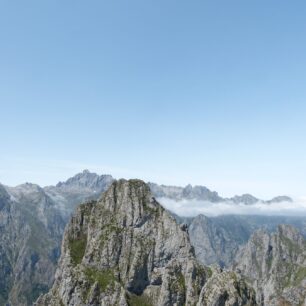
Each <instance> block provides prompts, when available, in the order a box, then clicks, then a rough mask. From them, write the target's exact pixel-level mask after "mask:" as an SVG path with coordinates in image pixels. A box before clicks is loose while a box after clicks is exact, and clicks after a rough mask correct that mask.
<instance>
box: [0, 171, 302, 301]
mask: <svg viewBox="0 0 306 306" xmlns="http://www.w3.org/2000/svg"><path fill="white" fill-rule="evenodd" d="M114 184H115V185H114ZM122 184H123V183H122ZM124 184H128V183H126V182H125V183H124ZM124 184H123V185H124ZM137 184H140V185H141V186H142V185H143V183H137ZM137 184H136V185H137ZM128 185H129V184H128ZM112 186H116V180H114V178H113V177H112V176H110V175H101V176H100V175H97V174H95V173H90V172H89V171H87V170H85V171H83V172H82V173H79V174H77V175H75V176H74V177H72V178H70V179H68V180H67V181H65V182H60V183H58V184H57V185H56V186H47V187H44V188H41V187H40V186H38V185H35V184H31V183H25V184H22V185H19V186H17V187H8V186H4V185H0V234H1V235H0V305H14V306H15V305H16V306H18V305H32V303H33V302H34V301H35V300H36V299H37V298H38V297H39V296H40V295H41V294H44V293H47V292H48V291H49V289H50V288H51V286H52V284H53V282H54V280H55V283H54V285H53V288H56V287H54V286H56V284H58V286H59V285H60V284H59V279H58V274H59V273H60V272H59V271H60V270H61V269H64V268H65V266H61V265H62V261H63V256H65V254H66V253H67V254H68V253H69V252H68V251H67V239H68V238H67V237H70V236H69V234H67V230H66V232H65V235H64V240H63V245H62V250H61V243H62V238H63V233H64V229H65V226H66V225H67V224H69V225H68V228H69V227H71V226H72V225H71V222H73V220H76V219H75V218H79V217H76V216H79V214H80V212H79V210H80V209H81V207H83V206H79V204H80V203H83V202H86V201H87V202H88V201H89V203H94V204H90V205H93V206H95V205H98V204H97V203H102V202H101V201H102V200H101V194H103V192H105V191H107V190H108V191H109V188H113V189H111V190H114V187H112ZM145 186H147V187H144V186H143V187H142V188H144V189H146V190H147V189H148V190H149V191H148V190H147V191H146V193H145V194H146V199H147V200H148V199H151V198H152V197H154V198H155V199H160V198H165V197H166V198H170V199H172V200H174V201H180V200H181V199H185V200H190V199H197V200H199V199H200V200H203V201H211V202H218V201H230V202H232V203H243V204H244V205H252V203H255V202H254V201H255V200H253V201H252V200H251V199H256V198H255V197H252V196H251V197H249V196H245V195H244V196H241V197H237V196H236V197H233V198H230V199H225V198H221V197H220V196H219V195H218V193H216V192H213V191H210V190H209V189H207V188H206V187H202V186H195V187H192V186H190V185H188V186H186V187H173V186H163V185H162V186H159V185H157V184H153V183H148V184H147V185H145ZM122 188H123V187H122ZM125 188H127V189H128V190H130V191H131V192H132V190H134V189H133V188H128V187H124V188H123V189H124V190H125ZM108 194H109V196H110V193H108ZM103 196H104V194H103V195H102V198H103ZM143 196H144V195H143ZM113 197H115V198H116V197H117V193H116V192H114V195H113ZM129 197H130V195H127V198H126V199H125V200H123V199H122V201H121V202H122V203H123V202H125V201H130V202H129V203H130V204H131V205H132V204H133V203H134V201H138V200H139V199H138V198H137V197H134V198H133V201H132V202H131V200H130V199H129ZM98 199H100V200H98ZM137 199H138V200H137ZM97 200H98V202H95V201H97ZM105 201H106V200H104V202H105ZM148 201H149V202H150V201H152V199H151V200H148ZM155 201H156V200H155ZM241 201H243V202H241ZM257 201H258V200H257V199H256V202H257ZM282 201H286V202H290V201H292V200H291V199H290V198H289V197H276V198H274V199H273V200H270V201H265V203H266V204H267V205H269V203H271V202H274V203H278V202H282ZM263 202H264V201H263ZM156 203H157V202H156ZM123 204H124V203H123ZM123 204H122V205H123ZM124 205H126V204H124ZM150 205H151V204H150ZM150 205H149V207H150ZM156 206H157V207H160V205H159V204H158V203H157V204H156ZM86 207H87V206H86ZM132 207H134V206H133V205H132ZM134 208H135V207H134ZM134 208H133V210H132V211H131V213H133V214H134V213H135V214H137V212H136V211H134ZM109 209H110V210H111V207H110V208H109ZM160 209H161V208H158V210H160ZM75 210H76V213H75V214H74V215H73V217H72V219H71V216H72V214H73V212H74V211H75ZM118 213H119V215H120V214H122V211H119V212H118ZM166 213H167V217H166V219H167V220H168V219H169V218H170V219H171V218H172V217H171V216H173V218H174V219H173V220H175V219H176V224H177V226H178V228H180V229H179V230H178V229H177V227H176V226H174V223H175V222H174V221H173V222H174V223H173V225H171V226H170V227H171V228H172V229H173V231H174V234H173V235H174V237H175V236H176V235H178V237H180V236H181V235H182V234H181V232H180V231H181V229H184V230H183V232H184V233H186V234H184V235H187V238H186V239H187V240H188V242H186V241H187V240H186V241H185V240H184V241H185V242H186V243H185V246H184V248H185V249H186V248H187V249H188V248H189V246H188V245H190V244H191V246H192V247H191V248H192V249H193V251H192V252H191V253H192V255H190V256H191V257H190V258H192V261H194V260H196V264H195V265H196V266H197V265H200V266H202V265H204V266H206V267H207V266H208V265H212V264H218V265H219V266H220V268H215V267H211V266H210V267H209V269H211V270H213V271H215V272H216V275H219V274H220V271H221V270H222V269H223V268H224V269H226V271H228V273H229V274H226V275H227V276H224V277H225V278H226V279H227V280H228V281H229V282H231V280H229V279H228V277H229V276H228V275H230V273H232V272H233V270H235V269H236V267H235V269H234V268H233V263H234V260H235V259H237V258H238V257H237V256H239V254H242V253H241V252H242V251H241V249H242V248H243V247H245V246H246V245H247V244H248V242H249V241H250V239H252V235H253V234H254V232H256V231H257V230H265V231H266V232H267V233H268V235H273V233H274V232H275V231H277V229H278V225H279V224H291V225H293V226H294V227H295V228H297V230H298V231H300V232H301V236H302V237H303V235H304V237H305V233H306V220H305V218H304V217H285V216H277V217H276V216H274V217H273V216H271V217H265V216H230V215H228V216H218V217H207V216H203V215H199V216H196V217H194V218H184V217H182V216H176V215H174V214H173V213H172V212H166V211H165V212H164V213H163V214H166ZM169 214H170V215H171V216H170V217H169V216H168V215H169ZM81 215H82V214H81ZM119 215H118V216H117V211H115V212H114V218H117V217H118V219H116V222H117V223H118V222H119V221H118V220H121V219H120V218H121V217H122V216H119ZM81 218H82V217H81ZM101 218H102V215H101ZM139 218H140V219H141V218H142V216H140V217H139ZM146 218H149V216H147V217H145V219H144V220H143V221H142V222H145V221H146ZM91 219H93V220H94V219H96V220H95V221H94V222H96V223H99V222H102V223H103V222H104V221H101V220H100V219H99V218H94V217H91ZM149 219H150V218H149ZM70 220H71V221H70ZM171 220H172V219H171ZM121 221H122V220H121ZM121 221H120V222H121ZM69 222H70V223H69ZM159 222H161V220H159ZM159 222H158V223H159ZM169 222H170V221H169ZM90 224H91V225H90V226H91V229H93V223H90ZM150 224H151V223H150ZM171 224H172V221H171ZM103 226H104V225H103ZM105 226H106V228H107V227H108V226H109V223H107V224H105ZM150 226H151V227H150V231H149V232H150V233H152V232H153V233H156V232H154V231H156V230H157V229H156V228H154V226H153V225H152V224H151V225H150ZM133 227H135V228H134V230H133V231H138V227H137V226H136V225H135V224H134V223H133ZM174 228H176V229H175V230H174ZM84 230H85V232H86V229H84ZM93 230H94V229H93ZM96 230H97V231H98V230H99V229H98V228H96ZM162 230H165V228H164V227H161V228H159V230H157V232H159V231H162ZM82 231H83V229H82ZM123 231H125V229H123ZM187 232H188V233H187ZM144 233H147V232H146V231H144ZM124 235H125V236H124V237H126V233H125V234H124ZM133 235H134V234H133ZM150 235H151V234H150ZM154 235H155V234H154ZM154 235H153V236H154ZM94 237H95V236H93V239H96V238H94ZM153 238H154V239H155V237H153ZM65 239H66V240H65ZM90 239H91V238H90ZM288 239H291V238H288ZM160 240H161V241H159V242H158V243H162V241H163V240H164V237H162V238H161V239H160ZM68 241H69V239H68ZM93 241H95V240H93ZM93 241H92V242H89V245H91V247H90V248H92V247H93V245H94V242H93ZM189 241H190V242H189ZM112 243H115V242H112ZM116 247H119V248H122V245H121V246H120V245H119V246H116ZM134 247H136V248H137V246H135V245H134V244H133V245H130V246H129V248H134ZM287 247H288V246H287ZM86 248H87V247H86ZM102 249H103V248H102ZM102 249H101V250H99V252H106V251H105V250H104V249H103V250H104V251H103V250H102ZM63 251H64V253H63ZM143 251H144V250H143V248H142V247H139V252H140V253H142V252H143ZM86 252H87V251H86ZM90 252H91V251H90ZM154 252H155V251H154ZM159 252H161V250H159ZM191 253H190V254H191ZM61 254H62V258H61V259H60V261H59V265H60V267H62V268H60V269H59V270H58V272H56V274H55V271H56V269H57V267H58V260H59V258H60V255H61ZM63 254H64V255H63ZM245 254H246V253H245ZM67 256H68V255H67ZM69 256H70V255H69ZM91 256H93V257H94V253H92V255H91ZM116 256H117V255H116ZM171 256H172V257H171V258H172V259H174V258H176V257H177V254H176V253H175V252H174V253H173V254H172V255H171ZM188 256H189V255H188ZM188 256H187V257H188ZM277 256H278V255H277ZM195 258H196V259H195ZM289 258H290V260H294V259H295V257H289ZM84 260H85V263H84V266H82V269H83V268H87V267H88V264H89V262H88V261H87V260H88V258H87V257H86V259H84ZM92 260H93V262H95V264H94V265H93V267H94V271H96V270H97V271H100V270H99V269H101V267H99V268H98V267H97V266H96V264H97V261H96V260H95V259H92ZM186 260H187V259H186ZM188 260H189V259H188ZM188 260H187V261H188ZM82 261H83V257H82ZM119 262H120V260H119V261H118V263H119ZM252 264H253V263H252V262H250V263H248V265H252ZM82 265H83V263H82ZM159 265H161V266H162V268H163V269H164V270H166V271H167V269H168V268H167V267H168V266H167V265H168V263H166V262H165V261H162V263H158V266H157V267H156V268H158V267H159ZM303 265H304V263H302V264H301V266H302V267H303ZM180 267H181V268H182V266H180ZM65 269H66V268H65ZM209 269H208V270H207V271H210V270H209ZM238 269H239V271H244V270H243V269H241V268H238ZM66 270H67V269H66ZM204 270H205V269H204ZM67 271H68V270H67ZM102 271H104V270H103V269H102ZM207 271H206V276H207V273H208V274H210V273H211V272H207ZM303 271H304V270H298V269H297V270H295V272H294V273H293V274H294V275H295V273H298V274H299V276H298V278H300V277H301V276H300V275H302V276H304V275H303ZM69 273H70V272H69ZM204 274H205V273H204ZM163 275H164V273H162V274H161V275H160V277H161V278H163V277H164V276H163ZM221 275H223V274H222V273H221ZM234 275H235V277H238V278H240V277H242V278H243V279H247V277H248V275H247V273H240V274H239V273H235V274H234ZM237 275H238V276H237ZM185 276H186V278H188V274H186V275H185V274H184V277H185ZM84 277H86V275H85V276H84ZM160 277H159V278H160ZM165 277H166V276H165ZM203 277H204V276H203ZM293 277H294V276H293ZM305 277H306V276H305ZM204 278H205V277H204ZM219 278H223V276H220V275H219V276H216V278H215V279H214V278H213V279H214V281H212V280H211V281H210V284H213V283H215V282H217V280H216V279H219ZM91 279H92V278H91ZM266 279H267V277H266V278H264V280H266ZM117 281H118V279H117ZM151 281H152V279H149V280H147V282H150V283H151ZM201 282H202V281H201ZM119 283H120V281H119ZM120 284H121V283H120ZM201 284H202V285H203V284H204V281H203V282H202V283H201ZM153 285H154V282H153ZM124 286H125V287H124V288H125V289H124V290H125V291H124V292H125V293H124V294H127V296H129V297H128V298H127V300H126V302H127V303H128V305H137V304H131V302H130V301H131V299H132V300H135V299H136V300H137V299H138V297H139V294H140V293H141V295H142V293H143V292H144V291H145V290H143V291H141V292H135V290H134V289H131V290H130V289H129V288H130V287H129V278H126V279H125V281H124ZM206 286H208V284H207V285H206ZM217 287H218V286H217ZM217 287H216V288H217ZM249 287H255V288H256V294H255V295H256V298H257V302H258V303H261V301H262V300H263V299H259V295H258V292H259V291H260V290H261V289H260V288H261V287H258V286H257V287H256V286H255V285H254V282H252V281H250V282H247V281H246V285H245V287H243V288H249ZM58 288H60V287H58ZM75 288H77V287H75ZM90 288H91V289H90V290H94V289H93V287H92V285H91V286H90ZM235 288H236V289H237V287H235ZM66 289H67V288H66ZM66 289H65V290H66ZM202 289H203V288H202ZM202 289H201V290H202ZM236 289H235V290H236ZM52 290H53V289H52ZM61 290H62V289H61ZM63 290H64V289H63ZM160 290H164V289H162V286H161V287H160ZM247 290H249V289H247ZM297 290H300V289H297ZM136 291H137V290H136ZM272 291H273V290H272ZM90 292H91V291H90ZM203 292H204V291H203ZM176 294H177V293H176ZM224 294H225V293H224ZM303 294H304V292H303V291H302V293H301V296H303ZM50 295H52V292H51V293H50V292H49V293H48V294H47V296H46V297H45V298H44V299H47V297H48V296H50ZM135 295H136V296H135ZM187 295H188V294H187V292H185V293H184V297H185V298H186V296H187ZM99 296H100V295H99ZM193 296H194V297H193V300H194V301H195V300H197V303H200V304H199V305H204V304H203V303H202V302H200V300H201V292H198V293H197V294H195V295H193ZM202 296H205V294H204V293H203V294H202ZM95 298H99V297H97V296H95ZM139 298H140V299H141V297H139ZM145 299H147V297H145ZM154 299H155V298H154ZM154 299H153V300H154ZM301 299H302V298H301ZM93 300H94V299H93ZM93 300H92V301H93ZM179 300H180V299H179ZM41 301H43V300H41ZM72 301H73V300H72ZM87 301H88V303H89V304H88V305H96V304H90V303H94V302H89V300H87ZM154 301H155V300H154ZM154 301H153V302H154ZM284 301H286V294H285V295H284ZM41 303H46V302H41ZM63 303H64V304H63V305H73V304H71V303H73V302H69V303H70V304H67V303H68V299H66V297H65V301H64V302H63ZM154 303H155V302H154ZM154 303H153V304H154ZM74 305H79V304H74ZM80 305H81V304H80ZM84 305H85V304H84ZM99 305H100V304H99ZM101 305H103V304H101ZM105 305H110V304H105ZM138 305H139V304H138ZM140 305H142V304H140ZM144 305H145V304H144ZM154 305H155V304H154ZM169 305H171V304H169ZM207 305H209V304H207ZM228 305H231V304H228ZM267 305H268V304H267ZM292 305H298V304H292Z"/></svg>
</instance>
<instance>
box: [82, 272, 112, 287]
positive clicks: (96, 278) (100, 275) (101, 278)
mask: <svg viewBox="0 0 306 306" xmlns="http://www.w3.org/2000/svg"><path fill="white" fill-rule="evenodd" d="M85 275H86V277H87V280H88V281H89V282H90V283H91V284H94V283H95V282H97V283H98V284H99V287H100V289H101V291H105V290H106V288H107V287H109V286H112V287H114V285H115V276H114V273H113V270H112V269H107V270H104V271H97V270H95V269H92V268H86V270H85Z"/></svg>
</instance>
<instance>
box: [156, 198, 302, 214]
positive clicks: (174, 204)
mask: <svg viewBox="0 0 306 306" xmlns="http://www.w3.org/2000/svg"><path fill="white" fill-rule="evenodd" d="M157 200H158V202H159V203H161V204H162V205H163V206H164V207H165V208H167V209H168V210H170V211H172V212H174V213H175V214H177V215H179V216H184V217H194V216H197V215H199V214H203V215H206V216H219V215H232V214H235V215H266V216H305V217H306V199H297V200H295V201H293V202H280V203H272V204H267V203H263V202H257V203H255V204H253V205H245V204H243V203H240V204H235V203H232V202H220V203H211V202H205V201H198V200H182V201H175V200H171V199H169V198H158V199H157Z"/></svg>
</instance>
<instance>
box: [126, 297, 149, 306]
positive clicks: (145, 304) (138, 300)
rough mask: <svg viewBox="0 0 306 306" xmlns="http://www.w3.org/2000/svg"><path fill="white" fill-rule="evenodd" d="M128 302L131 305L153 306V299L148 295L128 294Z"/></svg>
mask: <svg viewBox="0 0 306 306" xmlns="http://www.w3.org/2000/svg"><path fill="white" fill-rule="evenodd" d="M127 303H128V305H129V306H153V303H152V301H151V299H150V298H149V297H148V296H146V295H144V294H143V295H136V294H128V295H127Z"/></svg>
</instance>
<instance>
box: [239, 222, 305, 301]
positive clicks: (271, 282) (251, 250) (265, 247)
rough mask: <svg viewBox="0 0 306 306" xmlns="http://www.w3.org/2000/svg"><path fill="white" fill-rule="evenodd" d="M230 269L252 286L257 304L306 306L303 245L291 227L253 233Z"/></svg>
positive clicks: (302, 239)
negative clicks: (242, 276) (271, 232)
mask: <svg viewBox="0 0 306 306" xmlns="http://www.w3.org/2000/svg"><path fill="white" fill-rule="evenodd" d="M233 266H234V269H236V271H239V272H240V273H241V274H243V275H244V276H245V277H246V279H247V280H248V282H249V283H250V284H251V285H253V286H254V288H255V290H256V292H257V301H258V303H259V304H262V305H271V306H274V305H297V306H298V305H306V241H305V239H304V238H303V236H302V235H300V234H299V232H298V231H297V230H296V229H295V228H293V227H292V226H289V225H280V226H279V227H278V229H277V232H276V233H273V234H269V233H268V232H266V231H264V230H259V231H257V232H255V233H254V234H253V235H252V237H251V238H250V240H249V242H248V243H247V245H246V246H244V247H243V248H242V249H241V250H240V252H239V253H238V255H237V257H236V260H235V263H234V265H233Z"/></svg>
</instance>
